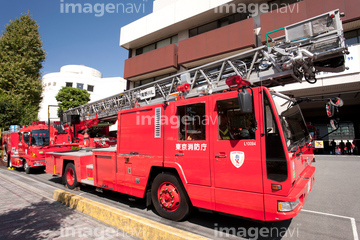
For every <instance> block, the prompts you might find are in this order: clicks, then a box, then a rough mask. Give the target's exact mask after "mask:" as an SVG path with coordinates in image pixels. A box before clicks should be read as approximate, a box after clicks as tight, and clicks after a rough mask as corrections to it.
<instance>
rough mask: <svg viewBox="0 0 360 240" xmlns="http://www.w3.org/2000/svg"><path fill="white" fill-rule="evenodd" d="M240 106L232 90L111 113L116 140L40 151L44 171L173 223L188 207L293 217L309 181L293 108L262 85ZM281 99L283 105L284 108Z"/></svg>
mask: <svg viewBox="0 0 360 240" xmlns="http://www.w3.org/2000/svg"><path fill="white" fill-rule="evenodd" d="M246 91H248V93H251V97H252V107H253V111H252V113H243V112H242V109H240V106H239V105H240V102H239V101H238V92H237V91H230V92H225V93H218V94H213V95H206V96H200V97H194V98H189V99H183V100H179V101H172V102H165V103H163V104H157V105H150V106H145V107H140V108H133V109H128V110H123V111H119V112H118V121H117V122H118V134H117V136H118V137H117V146H116V147H110V148H103V149H101V148H100V149H93V150H79V151H67V152H52V153H47V154H46V172H47V173H50V174H54V175H58V176H62V177H63V178H64V180H65V182H66V184H67V186H68V187H69V188H74V187H76V186H78V184H79V183H82V184H89V185H93V186H96V187H99V188H104V189H109V190H113V191H117V192H121V193H125V194H129V195H132V196H135V197H139V198H144V197H146V198H147V199H150V197H151V201H152V204H153V205H154V207H155V209H156V211H157V212H158V213H159V214H160V215H161V216H163V217H165V218H169V219H172V220H175V221H178V220H181V219H184V218H185V217H187V216H188V215H189V214H190V212H191V208H192V207H199V208H205V209H210V210H214V211H219V212H224V213H229V214H233V215H239V216H243V217H247V218H252V219H257V220H261V221H276V220H285V219H290V218H293V217H294V216H296V215H297V214H298V213H299V211H300V210H301V208H302V207H303V205H304V203H305V201H306V198H307V196H308V193H309V192H310V190H311V188H312V186H313V184H314V172H315V168H314V167H313V166H311V163H312V161H313V159H314V156H313V154H304V153H305V152H306V151H307V149H308V148H309V146H310V137H309V133H308V131H307V129H306V125H305V122H304V119H303V116H302V114H301V111H300V109H299V107H298V106H297V105H296V104H293V105H292V106H289V104H284V103H289V102H291V99H290V98H288V97H286V96H284V95H281V94H277V93H274V92H270V91H269V90H268V89H267V88H263V87H256V88H253V91H250V90H249V89H248V90H246ZM284 106H285V107H284Z"/></svg>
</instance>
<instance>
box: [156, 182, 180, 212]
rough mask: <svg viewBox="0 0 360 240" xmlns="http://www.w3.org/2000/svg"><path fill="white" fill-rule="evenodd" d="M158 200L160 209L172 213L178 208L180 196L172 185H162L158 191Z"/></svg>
mask: <svg viewBox="0 0 360 240" xmlns="http://www.w3.org/2000/svg"><path fill="white" fill-rule="evenodd" d="M158 199H159V203H160V205H161V207H162V208H163V209H165V210H166V211H169V212H173V211H175V210H176V209H178V208H179V206H180V194H179V191H178V190H177V188H176V187H175V186H174V185H173V184H172V183H163V184H161V185H160V186H159V189H158Z"/></svg>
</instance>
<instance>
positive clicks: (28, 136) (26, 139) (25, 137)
mask: <svg viewBox="0 0 360 240" xmlns="http://www.w3.org/2000/svg"><path fill="white" fill-rule="evenodd" d="M24 142H25V143H26V144H28V145H29V144H30V132H24Z"/></svg>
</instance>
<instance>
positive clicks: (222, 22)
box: [189, 13, 249, 37]
mask: <svg viewBox="0 0 360 240" xmlns="http://www.w3.org/2000/svg"><path fill="white" fill-rule="evenodd" d="M248 16H249V13H235V14H232V15H230V16H227V17H225V18H221V19H219V20H216V21H213V22H210V23H207V24H204V25H201V26H199V27H196V28H192V29H190V30H189V37H194V36H196V35H199V34H203V33H206V32H209V31H211V30H214V29H217V28H221V27H224V26H227V25H229V24H232V23H236V22H240V21H242V20H244V19H247V18H248Z"/></svg>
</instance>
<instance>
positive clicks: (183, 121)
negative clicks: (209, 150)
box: [177, 103, 206, 141]
mask: <svg viewBox="0 0 360 240" xmlns="http://www.w3.org/2000/svg"><path fill="white" fill-rule="evenodd" d="M177 112H178V118H179V119H178V121H179V123H180V127H179V140H182V141H198V140H205V127H206V118H205V103H197V104H192V105H187V106H180V107H178V109H177Z"/></svg>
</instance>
